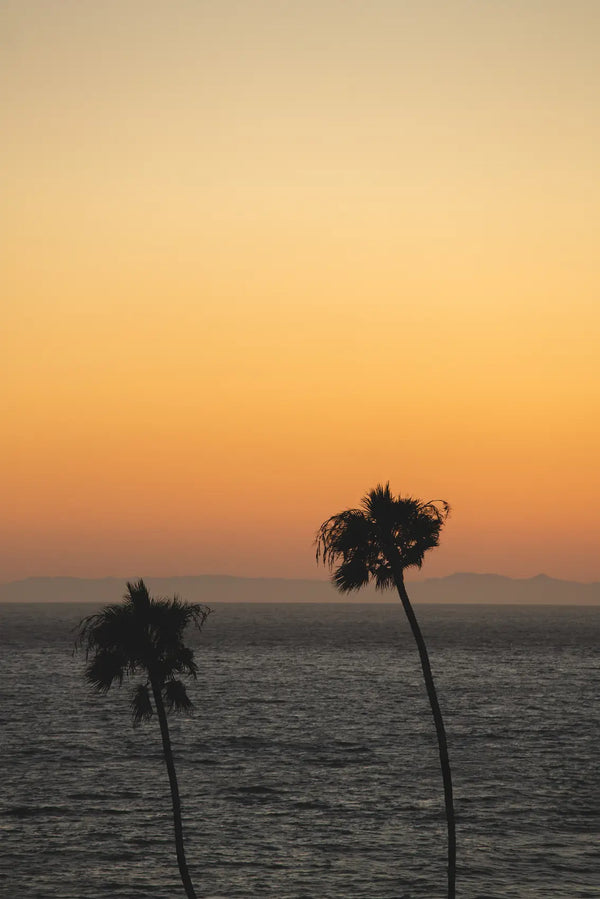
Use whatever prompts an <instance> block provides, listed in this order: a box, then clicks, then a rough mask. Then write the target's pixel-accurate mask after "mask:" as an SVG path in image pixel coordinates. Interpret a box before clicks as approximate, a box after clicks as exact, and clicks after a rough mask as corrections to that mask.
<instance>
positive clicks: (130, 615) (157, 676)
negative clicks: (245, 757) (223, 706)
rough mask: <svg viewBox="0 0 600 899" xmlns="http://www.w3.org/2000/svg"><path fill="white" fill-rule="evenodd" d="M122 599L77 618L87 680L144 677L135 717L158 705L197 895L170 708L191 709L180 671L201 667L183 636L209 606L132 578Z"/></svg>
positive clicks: (189, 890) (179, 833)
mask: <svg viewBox="0 0 600 899" xmlns="http://www.w3.org/2000/svg"><path fill="white" fill-rule="evenodd" d="M123 599H124V602H123V603H118V604H115V605H110V606H106V607H105V608H104V609H103V610H102V611H101V612H98V613H97V614H96V615H90V616H88V617H87V618H84V619H83V620H82V621H81V622H80V624H79V636H78V641H77V645H78V646H79V647H81V648H83V649H84V650H85V657H86V661H87V665H86V668H85V677H86V680H87V681H88V683H89V684H90V685H91V686H92V687H93V689H94V690H96V691H97V692H98V693H103V694H105V693H108V691H109V690H110V688H111V687H112V685H113V684H115V683H117V684H118V685H119V686H120V685H121V684H122V683H123V678H124V677H125V676H128V675H136V674H138V675H142V677H144V678H145V682H142V683H139V684H138V685H137V686H136V687H135V688H134V691H133V694H132V699H131V714H132V719H133V723H134V726H135V725H136V724H139V723H140V722H141V721H146V720H148V719H149V718H151V717H152V715H153V714H154V710H155V709H156V714H157V716H158V723H159V726H160V735H161V738H162V747H163V753H164V757H165V762H166V765H167V772H168V775H169V785H170V787H171V798H172V801H173V824H174V827H175V848H176V852H177V862H178V864H179V872H180V874H181V880H182V883H183V887H184V889H185V892H186V895H187V897H188V899H196V893H195V892H194V887H193V886H192V881H191V878H190V874H189V871H188V867H187V862H186V859H185V851H184V847H183V827H182V823H181V801H180V799H179V788H178V785H177V775H176V773H175V764H174V762H173V751H172V749H171V740H170V737H169V725H168V723H167V711H169V712H170V711H176V712H178V711H188V710H189V709H190V708H191V706H192V703H191V700H190V698H189V696H188V695H187V691H186V688H185V685H184V684H183V682H182V681H181V680H179V675H182V674H188V675H191V676H192V677H193V678H194V679H195V678H196V676H197V673H198V668H197V666H196V663H195V662H194V653H193V652H192V650H191V649H190V648H189V647H187V646H185V644H184V642H183V636H184V631H185V629H186V627H187V626H188V625H190V624H193V625H196V627H198V628H201V627H202V625H203V624H204V622H205V620H206V617H207V615H208V614H209V613H210V609H208V608H207V607H206V606H202V605H200V604H199V603H189V602H184V601H182V600H180V599H179V598H178V597H177V596H175V597H174V598H173V599H153V598H152V597H151V596H150V594H149V593H148V590H147V588H146V585H145V584H144V582H143V581H142V580H139V581H135V582H134V583H130V582H129V581H128V582H127V593H126V594H125V596H124V597H123Z"/></svg>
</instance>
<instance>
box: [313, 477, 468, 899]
mask: <svg viewBox="0 0 600 899" xmlns="http://www.w3.org/2000/svg"><path fill="white" fill-rule="evenodd" d="M449 511H450V507H449V506H448V504H447V503H446V502H438V501H436V502H427V503H423V502H421V501H420V500H418V499H413V498H412V497H408V496H407V497H400V496H399V497H395V496H393V495H392V493H391V492H390V485H389V483H388V484H386V485H385V486H382V485H381V484H378V485H377V487H375V489H374V490H370V491H369V492H368V493H367V494H366V495H365V496H364V497H363V499H362V502H361V506H360V508H358V509H347V510H346V511H345V512H339V513H338V514H337V515H333V516H332V517H331V518H328V519H327V521H324V522H323V524H322V525H321V527H320V528H319V530H318V532H317V537H316V540H315V543H316V547H317V562H319V561H322V562H323V563H324V564H325V565H328V566H329V568H330V570H331V571H332V581H333V583H334V584H335V586H336V587H337V589H338V590H340V592H342V593H347V592H349V591H351V590H358V589H360V588H361V587H364V586H365V585H366V584H367V583H369V581H373V582H374V583H375V586H376V588H377V589H379V590H385V589H386V588H389V587H391V588H393V587H395V588H396V590H397V591H398V594H399V596H400V600H401V602H402V606H403V608H404V611H405V613H406V617H407V618H408V621H409V624H410V627H411V630H412V633H413V636H414V638H415V641H416V644H417V648H418V650H419V657H420V660H421V668H422V669H423V677H424V678H425V686H426V689H427V696H428V697H429V703H430V705H431V711H432V714H433V720H434V722H435V730H436V733H437V740H438V747H439V755H440V765H441V769H442V778H443V783H444V798H445V804H446V820H447V825H448V899H454V897H455V882H456V828H455V818H454V803H453V800H452V776H451V772H450V762H449V759H448V747H447V742H446V731H445V729H444V721H443V718H442V713H441V711H440V705H439V702H438V698H437V693H436V690H435V684H434V682H433V674H432V672H431V665H430V663H429V655H428V652H427V647H426V645H425V640H424V639H423V635H422V633H421V629H420V627H419V623H418V621H417V618H416V616H415V613H414V611H413V608H412V605H411V603H410V600H409V598H408V593H407V592H406V587H405V586H404V571H405V569H406V568H410V567H413V566H416V567H417V568H420V567H421V565H422V563H423V556H424V555H425V553H426V552H427V550H428V549H432V548H433V547H435V546H437V545H438V543H439V536H440V531H441V529H442V527H443V525H444V522H445V521H446V518H447V517H448V513H449Z"/></svg>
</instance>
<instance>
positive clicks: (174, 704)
mask: <svg viewBox="0 0 600 899" xmlns="http://www.w3.org/2000/svg"><path fill="white" fill-rule="evenodd" d="M164 697H165V703H166V706H167V709H168V710H169V711H170V712H171V711H173V710H174V711H176V712H189V711H190V709H191V708H192V700H191V699H190V697H189V696H188V694H187V690H186V689H185V684H183V683H182V682H181V681H180V680H176V679H173V680H169V681H167V683H166V684H165V688H164Z"/></svg>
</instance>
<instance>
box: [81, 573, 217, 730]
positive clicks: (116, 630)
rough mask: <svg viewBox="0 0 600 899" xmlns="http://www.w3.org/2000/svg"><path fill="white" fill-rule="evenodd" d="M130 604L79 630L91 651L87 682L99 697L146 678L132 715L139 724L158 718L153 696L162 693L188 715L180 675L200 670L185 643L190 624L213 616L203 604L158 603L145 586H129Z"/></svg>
mask: <svg viewBox="0 0 600 899" xmlns="http://www.w3.org/2000/svg"><path fill="white" fill-rule="evenodd" d="M123 599H124V602H123V603H119V604H114V605H110V606H106V607H105V608H104V609H103V610H102V611H101V612H98V613H97V614H95V615H90V616H89V617H87V618H84V619H83V621H82V622H81V623H80V625H79V645H81V646H82V647H83V648H84V649H85V654H86V659H87V665H86V669H85V677H86V680H87V681H88V683H89V684H90V685H91V686H92V687H93V688H94V690H96V691H97V692H99V693H107V692H108V690H109V689H110V688H111V686H112V685H113V684H114V683H117V684H119V685H120V684H122V682H123V679H124V677H126V676H128V675H135V674H145V675H146V677H147V680H146V682H145V683H143V684H140V685H139V686H137V687H136V688H135V689H134V692H133V696H132V701H131V711H132V717H133V721H134V723H138V722H139V721H142V720H144V719H147V718H150V717H151V716H152V713H153V709H152V702H151V699H150V695H151V691H154V690H158V691H160V695H161V696H162V698H163V700H164V702H165V704H166V706H167V708H168V709H169V710H172V709H174V710H175V711H185V710H187V709H189V708H191V705H192V703H191V700H190V699H189V697H188V695H187V691H186V689H185V686H184V684H183V682H182V681H181V680H180V679H179V675H186V674H187V675H191V677H193V678H194V679H195V678H196V676H197V673H198V669H197V666H196V664H195V662H194V653H193V651H192V650H191V649H190V648H189V647H187V646H185V644H184V642H183V636H184V631H185V630H186V628H187V626H188V625H189V624H194V625H196V626H197V627H198V628H201V627H202V625H203V623H204V621H205V619H206V617H207V616H208V614H209V613H210V610H209V609H208V608H207V607H206V606H203V605H200V604H199V603H189V602H184V601H183V600H181V599H179V598H178V597H177V596H175V597H174V598H173V599H154V598H152V597H151V596H150V594H149V593H148V589H147V587H146V585H145V584H144V582H143V580H139V581H135V582H133V583H130V582H128V583H127V593H126V594H125V596H124V597H123Z"/></svg>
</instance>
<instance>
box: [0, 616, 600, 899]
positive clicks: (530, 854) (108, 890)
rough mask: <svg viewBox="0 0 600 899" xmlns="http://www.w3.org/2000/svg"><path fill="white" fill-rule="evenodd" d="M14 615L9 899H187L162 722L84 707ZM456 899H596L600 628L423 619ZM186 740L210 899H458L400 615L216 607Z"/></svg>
mask: <svg viewBox="0 0 600 899" xmlns="http://www.w3.org/2000/svg"><path fill="white" fill-rule="evenodd" d="M94 610H95V609H94V608H93V607H90V606H85V605H81V606H72V605H71V606H67V605H51V606H42V605H27V606H17V605H3V606H0V629H1V630H0V642H1V652H2V655H1V661H0V674H1V680H0V694H1V695H0V719H1V721H0V723H1V728H2V730H1V734H2V792H1V796H0V840H1V842H0V895H1V896H2V897H5V899H26V897H27V899H134V897H145V899H177V897H179V896H182V895H183V892H182V889H181V885H180V881H179V879H178V871H177V866H176V862H175V854H174V848H173V842H172V823H171V807H170V796H169V791H168V784H167V777H166V771H165V769H164V765H163V762H162V756H161V749H160V738H159V734H158V727H157V725H156V723H155V721H152V722H149V723H148V724H146V725H144V726H142V727H139V728H137V729H135V730H134V729H133V728H132V727H131V724H130V719H129V710H128V701H129V690H128V689H127V688H126V687H123V688H121V690H116V691H114V692H111V693H110V694H109V695H108V696H107V697H106V698H100V697H97V696H91V695H90V694H89V693H88V691H87V688H86V687H85V685H84V683H83V679H82V676H81V672H82V668H83V660H82V659H81V658H80V657H73V656H72V654H71V649H72V640H73V633H72V631H71V629H72V627H73V626H74V625H75V624H76V622H77V621H78V620H79V619H80V618H81V617H82V616H83V615H84V614H89V613H90V612H91V611H94ZM417 614H418V616H419V619H420V621H421V624H422V627H423V631H424V633H425V637H426V639H427V641H428V645H429V649H430V654H431V659H432V665H433V669H434V673H435V676H436V683H437V687H438V691H439V694H440V701H441V705H442V709H443V712H444V715H445V720H446V727H447V731H448V742H449V749H450V757H451V763H452V768H453V776H454V788H455V794H456V808H457V820H458V888H457V895H458V897H460V899H505V897H506V899H509V897H510V899H549V897H552V899H588V897H589V899H591V897H600V840H599V836H600V770H599V758H600V753H599V746H600V709H599V703H598V694H599V692H600V691H599V689H598V682H599V667H600V666H599V656H598V642H599V636H600V608H590V607H573V608H565V607H549V606H546V607H525V606H512V607H503V608H500V607H497V606H492V607H490V606H488V607H485V606H419V607H417ZM194 642H195V643H197V661H198V662H199V665H200V671H201V674H200V677H199V680H198V682H197V683H196V684H195V685H192V687H191V691H190V692H191V693H192V695H193V698H194V700H195V704H196V707H195V713H194V715H193V717H191V718H178V719H171V722H172V739H173V745H174V750H175V756H176V764H177V768H178V774H179V780H180V788H181V793H182V798H183V804H184V826H185V832H186V841H187V852H188V861H189V864H190V868H191V872H192V877H193V879H194V881H195V884H196V886H197V889H198V894H199V896H202V897H204V899H216V897H219V899H221V897H227V899H229V897H232V899H233V897H251V896H271V897H277V899H300V897H306V899H366V897H369V899H417V897H419V899H443V897H444V895H445V868H444V866H445V853H446V846H445V840H446V834H445V820H444V813H443V801H442V785H441V777H440V772H439V762H438V756H437V745H436V742H435V736H434V729H433V723H432V720H431V715H430V711H429V707H428V704H427V700H426V696H425V690H424V686H423V683H422V678H421V672H420V667H419V662H418V658H417V653H416V649H415V647H414V644H413V642H412V637H411V635H410V633H409V631H408V627H407V625H406V623H405V621H404V620H403V617H402V611H401V609H400V608H399V607H397V606H395V605H383V604H382V605H368V606H367V605H349V606H344V605H327V606H316V605H292V606H283V605H279V606H274V605H261V606H242V605H221V606H218V607H217V608H216V610H215V612H214V614H213V615H212V616H211V617H210V618H209V620H208V622H207V624H206V627H205V630H204V632H203V635H202V636H201V637H200V638H199V640H194Z"/></svg>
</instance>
